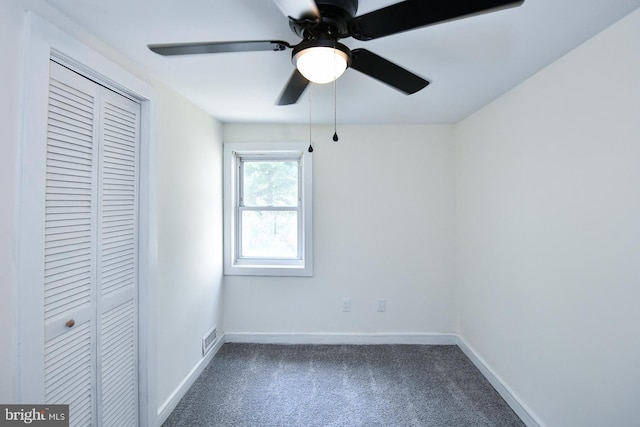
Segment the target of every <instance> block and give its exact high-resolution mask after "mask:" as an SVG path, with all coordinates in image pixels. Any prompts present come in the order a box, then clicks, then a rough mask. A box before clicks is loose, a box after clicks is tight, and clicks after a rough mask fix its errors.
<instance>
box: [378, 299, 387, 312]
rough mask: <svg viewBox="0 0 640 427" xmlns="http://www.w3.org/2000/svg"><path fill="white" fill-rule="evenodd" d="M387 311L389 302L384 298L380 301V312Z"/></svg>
mask: <svg viewBox="0 0 640 427" xmlns="http://www.w3.org/2000/svg"><path fill="white" fill-rule="evenodd" d="M386 310H387V300H386V299H384V298H380V299H379V300H378V312H379V313H382V312H383V311H386Z"/></svg>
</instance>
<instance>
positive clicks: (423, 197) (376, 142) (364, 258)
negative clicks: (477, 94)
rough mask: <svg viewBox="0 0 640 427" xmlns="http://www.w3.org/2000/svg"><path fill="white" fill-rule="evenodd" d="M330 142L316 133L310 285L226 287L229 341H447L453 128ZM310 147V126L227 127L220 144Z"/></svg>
mask: <svg viewBox="0 0 640 427" xmlns="http://www.w3.org/2000/svg"><path fill="white" fill-rule="evenodd" d="M338 133H339V134H340V142H339V143H337V144H336V143H334V142H333V141H332V140H331V136H332V135H333V127H330V126H314V127H313V140H314V148H315V151H314V153H313V157H314V159H313V175H314V177H313V179H314V183H313V184H314V209H313V215H314V236H315V245H314V251H315V252H314V270H315V271H314V276H313V277H311V278H268V277H240V276H225V300H224V306H225V328H226V331H227V332H228V333H256V332H263V333H264V332H284V333H309V332H315V333H321V334H322V333H325V334H326V333H353V334H367V333H385V332H393V333H414V334H421V333H449V332H454V331H455V308H454V306H455V287H454V283H453V280H454V236H455V230H454V219H455V215H454V213H455V206H454V201H455V200H454V190H455V186H454V173H453V166H454V143H453V128H452V127H450V126H426V125H424V126H422V125H415V126H383V125H372V126H339V128H338ZM308 139H309V128H308V126H301V125H298V126H286V125H281V126H278V125H243V124H226V125H224V141H225V142H247V141H254V142H255V141H308ZM343 297H349V298H351V299H352V310H351V312H349V313H344V312H342V302H341V301H342V298H343ZM378 298H385V299H386V300H387V311H386V312H384V313H378V312H377V311H376V307H377V306H376V301H377V299H378Z"/></svg>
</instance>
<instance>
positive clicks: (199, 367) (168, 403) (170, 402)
mask: <svg viewBox="0 0 640 427" xmlns="http://www.w3.org/2000/svg"><path fill="white" fill-rule="evenodd" d="M224 341H225V340H224V335H223V336H221V337H220V338H219V339H218V341H217V342H216V343H215V344H214V346H213V348H212V349H211V351H210V352H209V353H207V355H206V356H205V357H203V358H202V359H200V361H199V362H198V363H197V364H196V366H194V367H193V369H191V372H189V374H187V376H186V377H185V378H184V379H183V380H182V382H181V383H180V384H179V385H178V387H177V388H176V389H175V390H174V391H173V393H171V395H170V396H169V397H168V398H167V400H165V401H164V403H163V404H162V405H161V406H160V408H159V409H158V425H159V426H161V425H162V423H164V422H165V421H166V420H167V418H169V415H171V412H173V410H174V409H175V408H176V406H177V405H178V403H180V400H181V399H182V398H183V397H184V395H185V394H187V391H189V389H190V388H191V386H192V385H193V383H194V382H195V381H196V380H197V379H198V377H199V376H200V374H202V371H204V368H206V367H207V365H208V364H209V363H210V362H211V360H212V359H213V356H215V355H216V353H217V352H218V350H220V347H222V344H224Z"/></svg>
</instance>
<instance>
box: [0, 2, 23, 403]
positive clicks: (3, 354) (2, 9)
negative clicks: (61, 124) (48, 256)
mask: <svg viewBox="0 0 640 427" xmlns="http://www.w3.org/2000/svg"><path fill="white" fill-rule="evenodd" d="M22 14H23V10H22V7H21V6H20V5H19V3H18V2H16V1H8V2H7V1H2V2H0V42H1V43H2V44H3V46H5V48H4V51H3V60H2V61H0V76H2V78H1V79H0V129H2V137H1V140H0V200H2V203H0V294H1V295H2V298H0V325H2V329H0V348H1V349H2V351H0V402H3V403H12V402H15V398H16V385H17V383H16V381H17V369H16V354H17V323H16V304H17V283H16V275H17V264H16V243H17V233H16V232H17V227H18V223H17V200H18V194H17V176H18V163H17V158H18V144H17V142H18V140H19V138H20V130H19V129H20V128H19V111H20V109H19V104H20V82H21V78H20V73H21V63H20V61H21V58H22V49H23V43H22Z"/></svg>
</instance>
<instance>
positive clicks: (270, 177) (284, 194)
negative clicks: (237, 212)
mask: <svg viewBox="0 0 640 427" xmlns="http://www.w3.org/2000/svg"><path fill="white" fill-rule="evenodd" d="M243 170H244V175H243V185H244V188H243V196H244V206H298V162H296V161H270V162H269V161H267V162H264V161H245V162H244V168H243Z"/></svg>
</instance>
